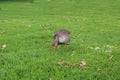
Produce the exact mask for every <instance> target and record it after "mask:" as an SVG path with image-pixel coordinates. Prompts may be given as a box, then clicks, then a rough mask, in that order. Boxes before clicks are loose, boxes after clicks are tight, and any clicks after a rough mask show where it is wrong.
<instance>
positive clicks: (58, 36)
mask: <svg viewBox="0 0 120 80" xmlns="http://www.w3.org/2000/svg"><path fill="white" fill-rule="evenodd" d="M69 41H70V32H69V31H67V30H64V29H63V30H58V31H57V32H56V33H55V34H54V36H53V41H52V48H53V49H56V48H57V46H58V45H59V44H66V45H67V44H68V43H69Z"/></svg>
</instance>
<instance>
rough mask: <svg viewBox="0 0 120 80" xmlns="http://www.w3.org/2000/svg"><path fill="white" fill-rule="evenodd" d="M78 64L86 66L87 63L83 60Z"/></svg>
mask: <svg viewBox="0 0 120 80" xmlns="http://www.w3.org/2000/svg"><path fill="white" fill-rule="evenodd" d="M79 66H80V67H82V68H86V67H87V63H86V62H85V61H81V63H80V64H79Z"/></svg>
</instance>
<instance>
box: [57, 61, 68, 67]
mask: <svg viewBox="0 0 120 80" xmlns="http://www.w3.org/2000/svg"><path fill="white" fill-rule="evenodd" d="M58 65H60V66H65V65H67V63H66V62H58Z"/></svg>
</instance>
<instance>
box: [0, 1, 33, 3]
mask: <svg viewBox="0 0 120 80" xmlns="http://www.w3.org/2000/svg"><path fill="white" fill-rule="evenodd" d="M0 2H31V3H33V2H34V0H0Z"/></svg>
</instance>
